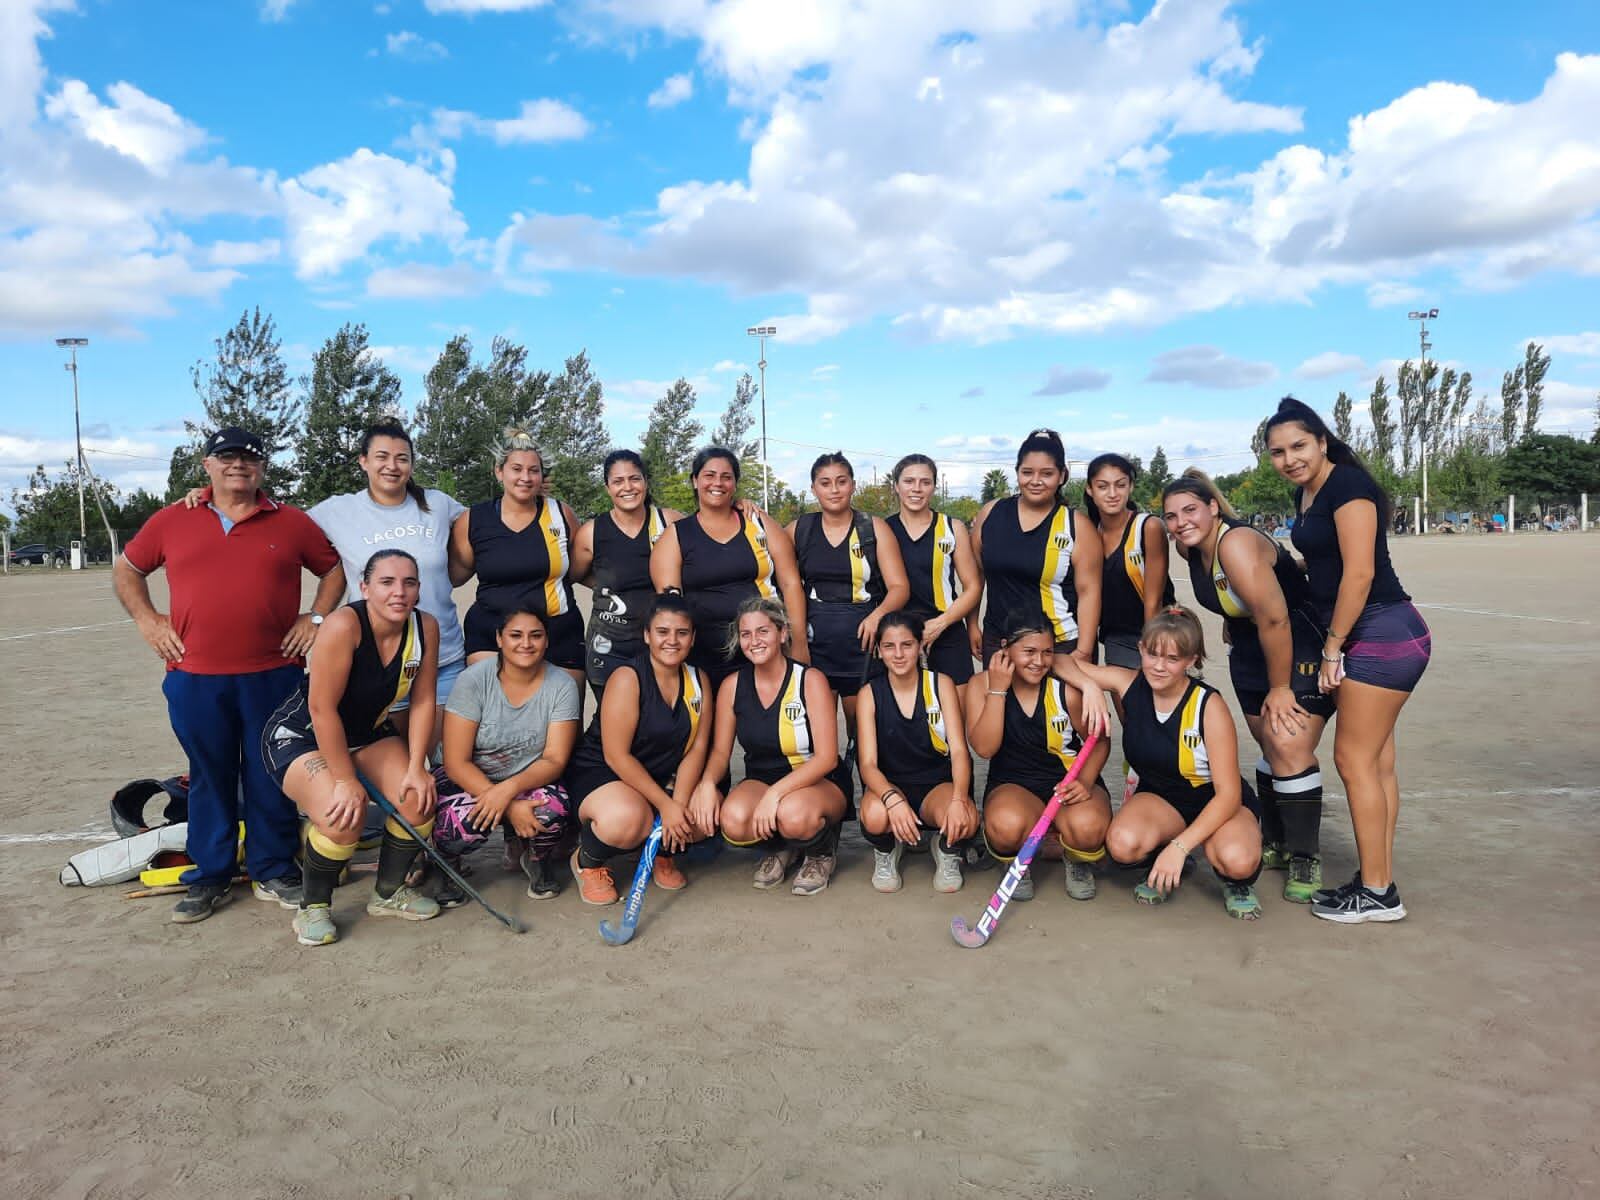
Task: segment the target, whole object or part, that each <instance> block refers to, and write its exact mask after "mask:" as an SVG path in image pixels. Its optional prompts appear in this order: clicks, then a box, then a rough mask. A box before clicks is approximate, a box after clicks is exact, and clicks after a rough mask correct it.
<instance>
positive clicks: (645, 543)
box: [589, 504, 667, 645]
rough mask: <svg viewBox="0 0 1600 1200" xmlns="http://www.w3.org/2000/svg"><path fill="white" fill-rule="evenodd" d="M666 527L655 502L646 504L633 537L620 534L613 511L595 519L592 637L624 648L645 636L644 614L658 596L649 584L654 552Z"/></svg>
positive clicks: (590, 620)
mask: <svg viewBox="0 0 1600 1200" xmlns="http://www.w3.org/2000/svg"><path fill="white" fill-rule="evenodd" d="M666 528H667V522H666V519H665V518H664V517H663V516H662V515H661V510H660V509H659V508H657V507H656V506H655V505H654V504H651V505H649V506H647V508H646V509H645V520H644V524H643V525H642V526H641V527H640V529H639V532H638V533H636V534H634V535H633V536H632V537H629V536H628V535H627V534H625V533H623V532H622V530H621V528H619V527H618V525H617V522H616V520H615V518H614V517H613V516H612V515H611V514H610V513H602V514H601V515H600V516H598V517H596V518H595V522H594V566H593V568H592V572H591V578H592V579H593V583H594V612H593V613H592V614H591V615H590V617H589V633H590V636H591V637H592V636H593V635H595V634H603V635H604V636H605V637H607V638H609V639H610V640H611V641H612V642H613V643H619V644H624V645H626V644H631V643H636V642H638V641H639V640H640V638H641V637H642V636H643V635H644V618H645V614H646V613H647V612H648V611H649V609H650V605H651V603H652V602H653V601H654V600H655V596H656V589H655V585H654V584H652V583H651V582H650V551H651V549H652V548H653V547H654V546H655V544H656V542H657V541H658V540H659V539H660V537H661V535H662V533H664V532H665V531H666Z"/></svg>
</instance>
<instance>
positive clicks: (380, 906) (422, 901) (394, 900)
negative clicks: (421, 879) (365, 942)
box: [367, 887, 439, 921]
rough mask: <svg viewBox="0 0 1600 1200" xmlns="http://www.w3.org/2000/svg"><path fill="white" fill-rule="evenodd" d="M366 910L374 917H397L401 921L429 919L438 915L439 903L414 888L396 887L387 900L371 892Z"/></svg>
mask: <svg viewBox="0 0 1600 1200" xmlns="http://www.w3.org/2000/svg"><path fill="white" fill-rule="evenodd" d="M367 912H369V913H370V914H372V915H373V916H375V917H399V918H400V919H401V920H402V921H431V920H432V919H433V918H434V917H437V916H438V915H439V903H438V901H436V900H434V899H432V898H431V897H428V896H424V895H423V894H422V893H421V892H419V891H417V890H416V889H415V888H410V887H398V888H396V889H395V892H394V895H392V896H390V897H389V898H388V899H387V900H386V899H384V898H383V897H382V896H380V895H378V893H377V892H373V893H372V899H371V900H368V901H367Z"/></svg>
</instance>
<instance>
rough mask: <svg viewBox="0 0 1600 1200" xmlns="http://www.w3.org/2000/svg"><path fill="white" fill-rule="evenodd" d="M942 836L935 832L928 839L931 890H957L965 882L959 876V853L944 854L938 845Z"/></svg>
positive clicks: (947, 891)
mask: <svg viewBox="0 0 1600 1200" xmlns="http://www.w3.org/2000/svg"><path fill="white" fill-rule="evenodd" d="M942 836H943V835H942V834H937V833H936V834H934V835H933V836H932V837H931V838H929V839H928V853H929V854H931V855H933V890H934V891H936V892H946V893H949V892H959V891H960V890H961V885H962V883H963V882H965V881H964V880H963V879H962V877H961V855H960V854H946V853H945V852H944V849H943V848H942V847H941V846H940V845H939V839H940V837H942Z"/></svg>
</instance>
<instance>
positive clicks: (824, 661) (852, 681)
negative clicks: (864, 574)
mask: <svg viewBox="0 0 1600 1200" xmlns="http://www.w3.org/2000/svg"><path fill="white" fill-rule="evenodd" d="M874 607H875V605H873V604H822V603H819V602H816V601H813V602H812V605H811V608H810V609H809V610H808V611H807V613H806V626H807V629H806V644H807V645H808V646H809V647H810V649H811V665H812V666H813V667H815V668H816V669H817V670H819V671H821V672H822V673H823V675H825V676H827V679H828V686H829V687H831V688H832V689H833V690H834V693H835V694H836V695H838V696H841V697H845V696H854V695H855V694H856V693H857V692H859V691H860V690H861V689H862V687H863V686H864V685H865V684H866V682H867V680H868V679H870V678H872V676H873V674H874V673H875V672H876V671H881V670H882V669H883V667H882V665H881V664H880V663H879V662H878V660H877V659H876V658H874V657H872V656H871V655H869V654H868V653H867V652H866V651H865V650H863V649H862V648H861V643H860V641H859V640H858V638H857V635H856V630H857V629H859V628H860V627H861V622H862V621H863V620H864V619H865V618H866V615H867V614H868V613H870V612H871V611H872V610H873V608H874Z"/></svg>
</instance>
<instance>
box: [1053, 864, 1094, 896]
mask: <svg viewBox="0 0 1600 1200" xmlns="http://www.w3.org/2000/svg"><path fill="white" fill-rule="evenodd" d="M1061 857H1062V861H1063V862H1065V863H1066V864H1067V895H1069V896H1071V897H1072V898H1073V899H1074V900H1093V899H1094V887H1095V884H1094V867H1093V866H1092V865H1090V864H1089V863H1086V862H1080V861H1079V860H1078V859H1076V858H1073V857H1072V856H1071V855H1070V854H1063V855H1062V856H1061Z"/></svg>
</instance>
